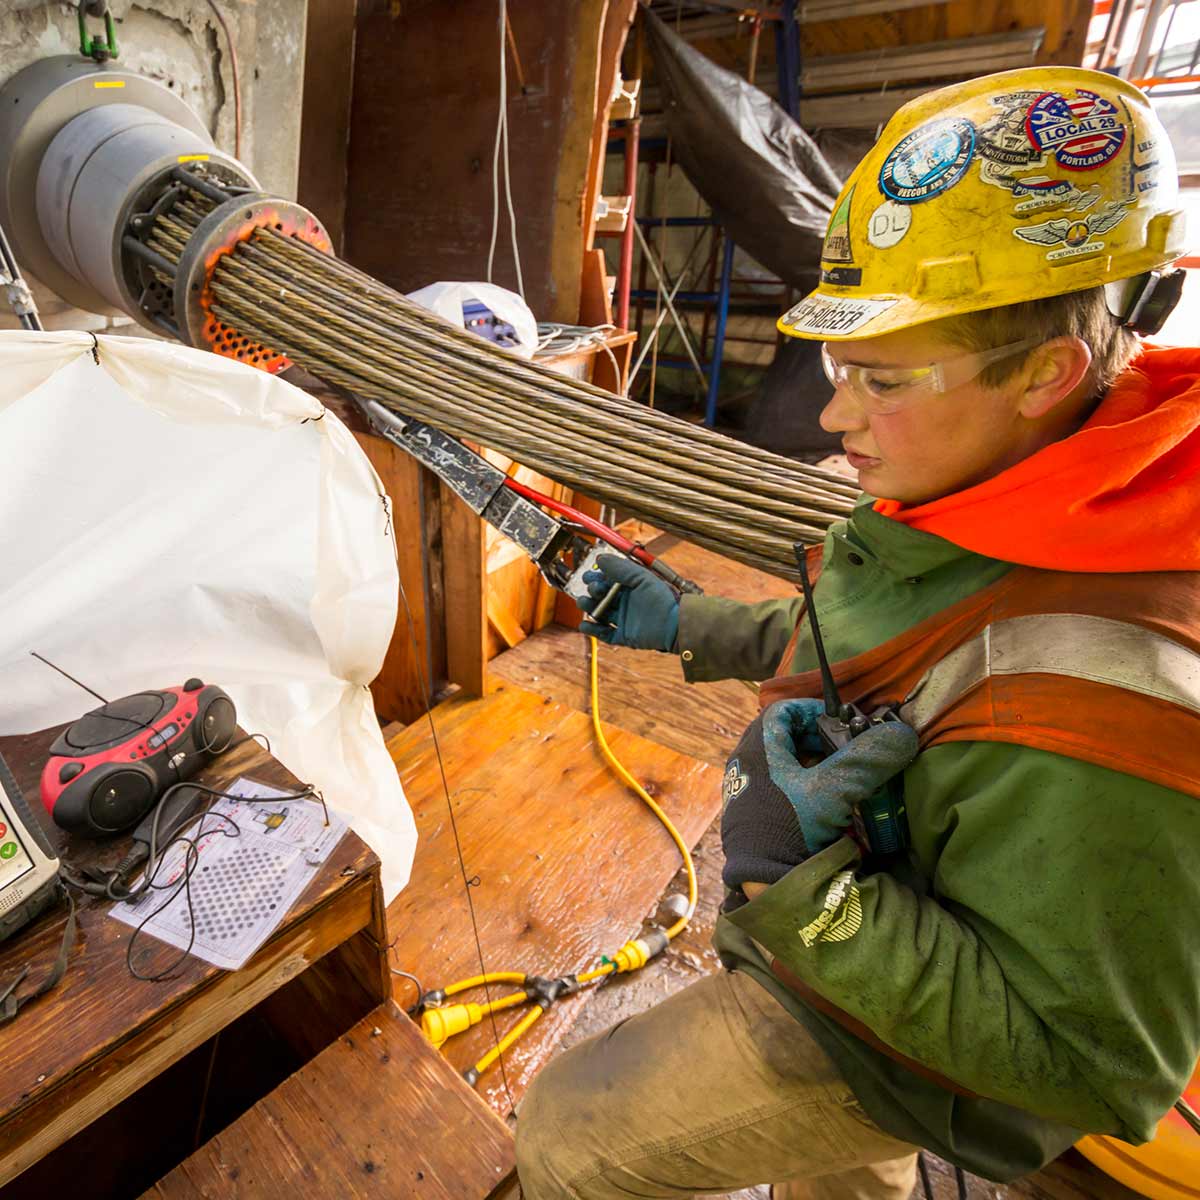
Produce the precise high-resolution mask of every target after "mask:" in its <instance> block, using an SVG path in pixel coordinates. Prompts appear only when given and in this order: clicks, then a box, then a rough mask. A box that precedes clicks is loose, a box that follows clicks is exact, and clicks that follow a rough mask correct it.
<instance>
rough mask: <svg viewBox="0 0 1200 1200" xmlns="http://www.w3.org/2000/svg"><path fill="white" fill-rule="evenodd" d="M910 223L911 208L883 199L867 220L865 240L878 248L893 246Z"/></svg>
mask: <svg viewBox="0 0 1200 1200" xmlns="http://www.w3.org/2000/svg"><path fill="white" fill-rule="evenodd" d="M911 225H912V209H911V208H909V207H908V205H906V204H897V203H896V202H895V200H885V201H884V202H883V203H882V204H881V205H880V206H879V207H878V208H877V209H876V210H875V211H874V212H873V213H872V214H871V215H870V217H869V218H868V220H867V241H868V242H870V243H871V245H872V246H875V247H876V248H877V249H879V250H887V249H888V248H889V247H891V246H894V245H895V244H896V243H897V242H898V241H899V240H900V239H901V238H902V237H903V236H904V235H905V234H906V233H907V232H908V230H909V227H910V226H911Z"/></svg>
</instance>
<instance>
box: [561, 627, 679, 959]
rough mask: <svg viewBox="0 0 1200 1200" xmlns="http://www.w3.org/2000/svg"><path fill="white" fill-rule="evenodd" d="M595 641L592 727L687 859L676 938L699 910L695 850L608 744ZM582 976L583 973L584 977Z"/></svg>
mask: <svg viewBox="0 0 1200 1200" xmlns="http://www.w3.org/2000/svg"><path fill="white" fill-rule="evenodd" d="M588 640H589V641H590V642H591V654H590V655H589V658H590V659H591V689H592V730H593V731H594V732H595V734H596V744H597V745H598V746H599V747H600V753H601V754H603V755H604V761H605V762H607V763H608V765H609V766H610V767H612V769H613V771H614V772H615V773H616V776H617V778H618V779H620V781H621V782H622V783H623V784H624V785H625V786H626V787H627V788H629V790H630V791H631V792H633V793H634V794H635V795H637V796H638V797H640V798H641V800H642V801H643V803H645V804H646V805H648V806H649V808H650V811H651V812H652V813H653V814H654V815H655V816H656V817H657V818H658V819H659V820H660V821H661V822H662V823H663V825H664V826H665V827H666V830H667V832H668V833H669V834H670V835H671V839H672V840H673V841H674V843H675V845H676V846H677V847H678V848H679V854H680V857H682V859H683V866H684V869H685V870H686V871H687V878H688V906H687V912H686V913H684V915H683V916H682V917H680V918H679V920H678V921H676V922H675V924H674V925H672V926H671V928H670V929H668V930H667V937H668V938H669V939H673V938H675V937H678V936H679V934H681V933H682V932H683V931H684V929H686V928H687V923H688V922H689V921H690V920H691V919H692V914H693V913H695V911H696V899H697V888H696V867H695V864H694V863H693V862H692V852H691V851H690V850H689V849H688V848H687V843H686V842H685V841H684V840H683V838H682V837H681V836H680V833H679V830H678V829H676V828H675V825H674V823H673V822H672V821H671V818H670V817H668V816H667V814H666V813H665V812H663V810H662V808H661V807H660V806H659V805H658V803H657V802H656V801H655V799H654V797H653V796H651V795H650V793H649V792H648V791H646V789H645V788H644V787H642V785H641V784H640V783H638V781H637V780H636V779H634V777H633V776H632V775H630V773H629V772H628V771H627V770H626V769H625V765H624V763H622V762H621V760H620V759H619V758H617V756H616V755H615V754H614V753H613V752H612V747H611V746H609V744H608V738H606V737H605V736H604V729H603V727H602V726H601V724H600V664H599V655H598V653H597V644H596V639H595V638H589V639H588ZM580 978H582V976H581V977H580Z"/></svg>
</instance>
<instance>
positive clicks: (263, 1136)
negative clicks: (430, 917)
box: [142, 1003, 515, 1200]
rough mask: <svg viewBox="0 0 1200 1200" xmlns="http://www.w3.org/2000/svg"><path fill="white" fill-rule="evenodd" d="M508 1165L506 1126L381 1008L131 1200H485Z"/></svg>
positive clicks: (414, 1031) (410, 1029) (500, 1184)
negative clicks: (312, 1199) (216, 1199)
mask: <svg viewBox="0 0 1200 1200" xmlns="http://www.w3.org/2000/svg"><path fill="white" fill-rule="evenodd" d="M514 1164H515V1159H514V1155H513V1138H512V1134H511V1133H509V1131H508V1127H507V1126H506V1125H505V1124H504V1122H503V1121H501V1120H500V1119H499V1118H498V1117H496V1116H495V1115H494V1114H493V1113H492V1111H491V1110H490V1109H489V1108H488V1106H487V1105H486V1104H484V1103H483V1102H482V1101H481V1100H480V1099H479V1097H478V1096H476V1095H475V1093H474V1092H473V1091H472V1090H471V1089H470V1088H469V1087H468V1086H467V1085H466V1083H465V1082H464V1081H463V1080H462V1078H461V1077H460V1076H459V1074H458V1072H457V1071H455V1070H454V1068H453V1067H451V1066H450V1064H449V1063H447V1062H446V1061H445V1059H443V1058H442V1057H441V1056H440V1055H439V1054H438V1053H437V1052H436V1051H435V1050H434V1049H433V1047H432V1046H430V1044H429V1043H428V1042H427V1041H426V1040H425V1038H424V1037H422V1035H421V1032H420V1030H419V1029H418V1028H417V1027H416V1026H415V1025H414V1024H413V1023H412V1021H410V1020H409V1019H408V1017H406V1016H405V1015H404V1013H402V1012H401V1011H400V1009H398V1008H397V1007H396V1005H395V1004H392V1003H388V1004H383V1005H380V1007H379V1008H377V1009H375V1010H374V1011H373V1012H371V1013H369V1014H368V1015H367V1016H366V1017H365V1018H364V1019H363V1020H362V1021H360V1022H359V1023H358V1024H357V1025H355V1026H354V1028H353V1029H351V1030H350V1032H349V1033H348V1034H346V1035H345V1036H344V1037H341V1038H339V1039H338V1040H337V1041H336V1042H334V1044H333V1045H332V1046H329V1047H328V1048H327V1049H326V1050H324V1051H322V1052H321V1053H320V1054H319V1055H318V1056H317V1057H316V1058H314V1059H313V1060H312V1062H310V1063H308V1064H307V1065H306V1066H304V1067H303V1068H301V1069H300V1070H299V1071H297V1072H296V1074H295V1075H293V1076H292V1077H291V1078H290V1079H288V1080H287V1081H285V1082H284V1083H282V1084H281V1085H280V1086H279V1087H277V1088H276V1089H275V1091H273V1092H272V1093H271V1094H270V1095H269V1096H267V1097H265V1098H264V1099H263V1100H261V1101H259V1103H258V1104H256V1105H255V1106H254V1107H253V1108H252V1109H250V1111H249V1112H247V1113H245V1114H244V1115H243V1116H242V1117H240V1118H239V1119H238V1120H237V1121H235V1122H234V1123H233V1124H232V1125H230V1126H229V1127H228V1128H227V1129H225V1130H223V1131H222V1132H221V1133H219V1134H217V1136H216V1137H214V1138H212V1139H211V1140H210V1141H208V1142H206V1143H205V1144H204V1145H203V1146H201V1147H200V1149H199V1150H197V1151H196V1152H195V1153H194V1154H193V1155H192V1156H191V1157H190V1158H189V1159H187V1160H186V1161H184V1162H182V1163H180V1165H179V1166H178V1167H176V1168H175V1170H173V1171H172V1172H171V1173H170V1174H169V1175H167V1176H166V1177H164V1178H163V1179H161V1180H159V1182H158V1183H157V1184H155V1186H154V1187H152V1188H151V1189H150V1190H149V1191H148V1192H146V1193H145V1194H144V1195H143V1197H142V1200H200V1198H201V1197H203V1198H205V1200H208V1198H210V1197H216V1196H220V1197H221V1200H302V1198H306V1197H318V1196H319V1197H337V1200H384V1198H386V1200H409V1198H410V1197H411V1198H412V1200H486V1198H487V1197H491V1196H495V1195H497V1194H498V1193H499V1192H501V1191H502V1189H504V1188H506V1187H507V1186H509V1185H510V1183H511V1181H512V1179H513V1177H514V1170H515V1167H514Z"/></svg>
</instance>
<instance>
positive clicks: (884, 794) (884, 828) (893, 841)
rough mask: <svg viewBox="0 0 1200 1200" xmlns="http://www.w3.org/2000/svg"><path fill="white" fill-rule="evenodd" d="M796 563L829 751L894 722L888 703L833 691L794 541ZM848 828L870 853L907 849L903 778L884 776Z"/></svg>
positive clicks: (800, 550)
mask: <svg viewBox="0 0 1200 1200" xmlns="http://www.w3.org/2000/svg"><path fill="white" fill-rule="evenodd" d="M795 553H796V563H797V565H798V566H799V567H800V589H801V591H803V593H804V604H805V607H806V609H807V611H808V626H809V628H810V629H811V630H812V635H813V648H814V649H815V650H816V654H817V665H818V666H819V667H820V669H821V689H822V691H823V692H824V699H825V712H824V714H823V715H822V716H819V717H818V718H817V734H818V736H819V737H820V739H821V741H822V743H823V744H824V746H825V749H826V751H827V752H828V753H830V754H832V753H833V752H834V751H835V750H840V749H841V748H842V747H843V746H845V745H847V744H849V743H850V742H851V741H853V740H854V739H855V738H856V737H858V735H859V734H860V733H864V732H865V731H866V730H868V729H869V728H870V727H871V726H872V725H882V724H883V723H884V722H885V721H899V720H900V717H899V714H898V713H897V712H896V708H895V706H894V705H889V704H885V705H881V706H880V707H879V708H877V709H876V710H875V711H874V712H873V713H871V714H870V715H869V716H868V715H867V714H866V713H864V712H863V711H862V709H860V708H859V707H858V705H856V704H843V703H842V700H841V698H840V697H839V696H838V691H837V685H836V684H835V683H834V681H833V672H832V671H831V670H830V669H829V659H828V657H827V656H826V654H825V643H824V642H823V641H822V640H821V627H820V626H819V625H818V624H817V607H816V605H815V604H814V603H813V588H812V582H811V581H810V580H809V577H808V559H807V558H806V557H805V553H804V547H803V546H801V545H800V544H799V543H797V544H796V546H795ZM854 832H855V834H856V835H857V837H858V841H859V842H860V844H862V845H864V846H866V847H867V848H868V849H869V850H870V851H871V853H872V854H898V853H899V852H900V851H901V850H905V849H907V848H908V840H909V839H908V815H907V813H906V811H905V807H904V781H903V779H902V778H901V776H899V775H897V776H895V777H893V778H892V779H889V780H888V781H887V783H885V784H884V785H883V787H881V788H880V789H879V790H878V791H877V792H876V793H875V794H874V795H873V796H870V797H868V798H867V799H866V800H864V801H863V802H862V804H860V805H859V806H858V808H856V809H855V810H854Z"/></svg>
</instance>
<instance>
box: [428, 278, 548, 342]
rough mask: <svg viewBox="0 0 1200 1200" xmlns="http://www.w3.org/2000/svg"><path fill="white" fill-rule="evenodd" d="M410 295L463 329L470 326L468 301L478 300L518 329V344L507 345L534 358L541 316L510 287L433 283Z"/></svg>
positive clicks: (488, 284)
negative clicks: (465, 317)
mask: <svg viewBox="0 0 1200 1200" xmlns="http://www.w3.org/2000/svg"><path fill="white" fill-rule="evenodd" d="M408 298H409V299H410V300H411V301H412V302H413V303H414V304H419V305H420V306H421V307H422V308H427V309H429V311H430V312H432V313H437V315H438V316H439V317H442V318H443V319H444V320H447V321H449V322H450V323H451V324H452V325H457V326H458V327H459V329H463V328H465V327H466V322H465V321H464V320H463V310H462V306H463V303H464V301H467V300H478V301H479V303H480V304H486V305H487V306H488V308H490V309H491V310H492V312H494V313H495V314H496V316H497V317H499V318H500V320H501V321H507V322H508V323H509V324H510V325H511V326H512V327H513V329H515V330H516V332H517V345H515V346H510V347H507V349H508V351H509V353H510V354H517V355H520V357H521V358H532V357H533V355H534V351H536V350H537V345H538V330H537V318H536V317H535V316H534V315H533V312H532V311H531V310H530V308H529V305H528V304H526V303H525V301H524V300H522V299H521V297H520V296H518V295H517V293H516V292H510V291H509V290H508V288H502V287H497V286H496V285H495V284H494V283H431V284H429V286H428V287H423V288H421V289H420V290H419V291H416V292H409V293H408Z"/></svg>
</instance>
